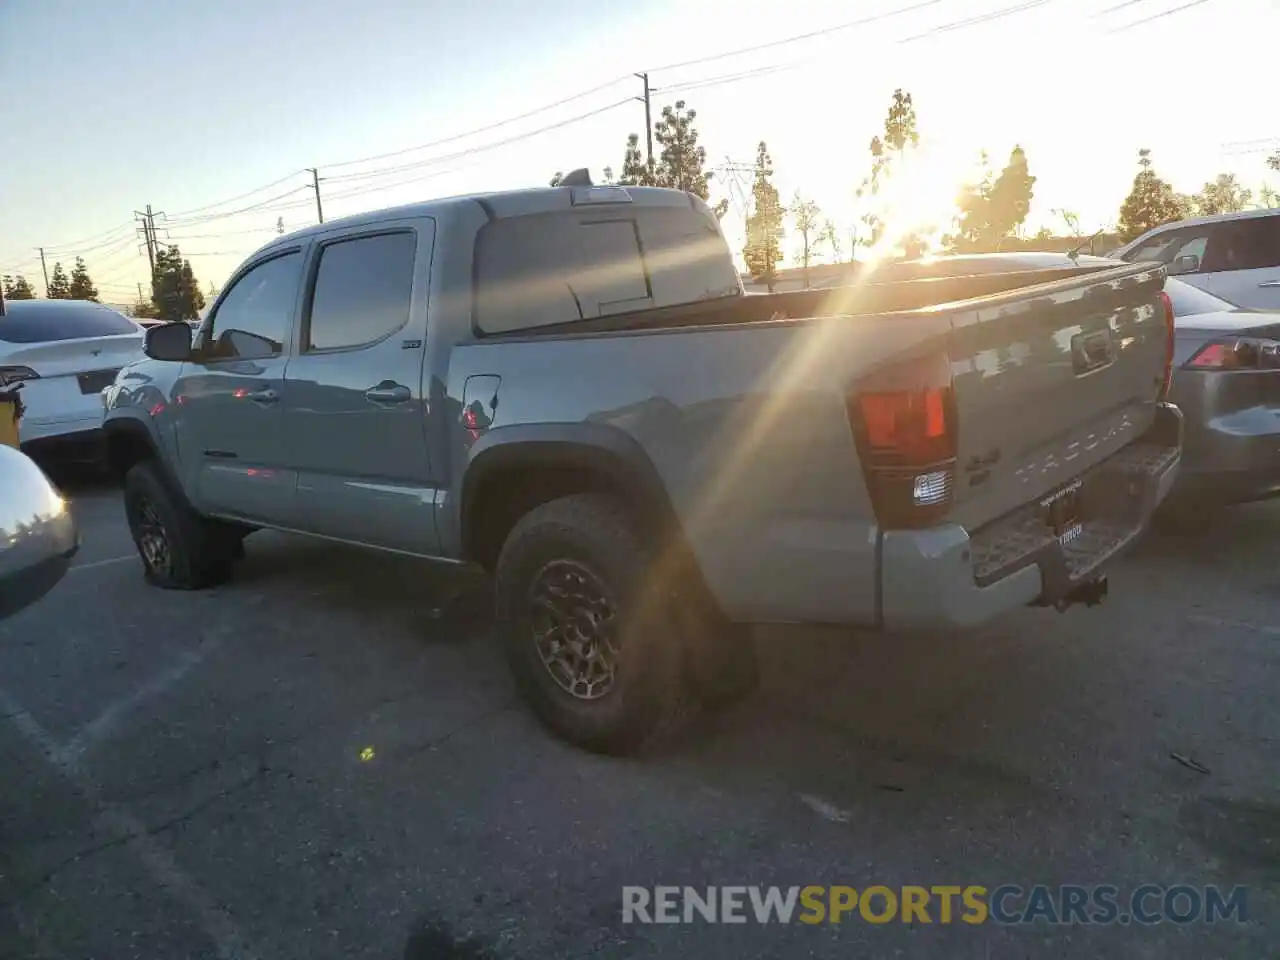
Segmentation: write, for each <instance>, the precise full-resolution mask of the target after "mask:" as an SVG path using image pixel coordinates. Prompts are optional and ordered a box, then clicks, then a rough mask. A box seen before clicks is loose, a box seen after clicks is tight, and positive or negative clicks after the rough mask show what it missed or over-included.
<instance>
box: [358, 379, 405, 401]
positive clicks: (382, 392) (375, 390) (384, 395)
mask: <svg viewBox="0 0 1280 960" xmlns="http://www.w3.org/2000/svg"><path fill="white" fill-rule="evenodd" d="M364 395H365V398H366V399H368V400H370V401H372V402H373V403H408V402H409V400H410V399H412V396H413V395H412V393H411V392H410V390H409V388H408V387H406V386H405V385H404V384H402V383H396V382H395V381H394V380H383V381H382V382H381V383H380V384H378V385H377V386H376V387H370V388H369V389H368V390H366V391H365V392H364Z"/></svg>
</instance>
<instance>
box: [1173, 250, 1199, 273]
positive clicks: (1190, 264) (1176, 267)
mask: <svg viewBox="0 0 1280 960" xmlns="http://www.w3.org/2000/svg"><path fill="white" fill-rule="evenodd" d="M1199 269H1200V258H1199V257H1197V256H1196V255H1195V254H1194V253H1188V254H1184V255H1183V256H1181V257H1178V258H1176V259H1175V260H1174V261H1173V269H1171V270H1170V271H1169V272H1170V273H1195V272H1196V271H1197V270H1199Z"/></svg>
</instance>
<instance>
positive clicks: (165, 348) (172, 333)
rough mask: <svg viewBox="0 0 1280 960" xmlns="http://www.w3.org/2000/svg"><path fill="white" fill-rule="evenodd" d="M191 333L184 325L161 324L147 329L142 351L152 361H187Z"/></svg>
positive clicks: (189, 356) (189, 355)
mask: <svg viewBox="0 0 1280 960" xmlns="http://www.w3.org/2000/svg"><path fill="white" fill-rule="evenodd" d="M191 333H192V330H191V327H190V326H188V325H187V324H185V323H161V324H159V325H157V326H154V327H150V328H148V329H147V334H146V340H145V341H144V342H145V344H146V345H145V346H144V348H143V349H144V351H145V352H146V354H147V356H148V357H150V358H151V359H152V360H189V359H190V358H191Z"/></svg>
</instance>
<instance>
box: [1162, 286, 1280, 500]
mask: <svg viewBox="0 0 1280 960" xmlns="http://www.w3.org/2000/svg"><path fill="white" fill-rule="evenodd" d="M1164 289H1165V292H1166V293H1167V294H1168V295H1169V299H1170V300H1171V301H1172V302H1173V312H1174V329H1175V341H1174V356H1173V362H1174V375H1173V389H1172V392H1171V394H1170V399H1171V400H1172V401H1173V402H1174V403H1176V404H1177V405H1178V406H1179V407H1181V408H1182V412H1183V416H1184V418H1185V419H1184V421H1183V422H1184V429H1185V431H1186V432H1185V435H1184V446H1183V455H1182V464H1183V466H1182V477H1181V479H1180V480H1179V484H1178V488H1177V490H1176V492H1175V496H1176V497H1177V499H1179V500H1182V501H1184V502H1200V503H1204V502H1208V503H1219V504H1225V503H1247V502H1249V501H1253V500H1262V499H1265V498H1267V497H1271V496H1275V495H1276V494H1278V493H1280V311H1251V310H1243V309H1240V308H1238V307H1236V306H1235V305H1234V304H1232V303H1228V302H1227V301H1226V300H1223V299H1221V298H1220V297H1216V296H1214V295H1213V294H1211V293H1206V292H1205V291H1203V290H1200V289H1198V288H1196V287H1193V286H1192V285H1191V284H1189V283H1185V282H1183V281H1182V280H1178V279H1175V278H1172V277H1170V278H1169V280H1168V281H1166V283H1165V288H1164Z"/></svg>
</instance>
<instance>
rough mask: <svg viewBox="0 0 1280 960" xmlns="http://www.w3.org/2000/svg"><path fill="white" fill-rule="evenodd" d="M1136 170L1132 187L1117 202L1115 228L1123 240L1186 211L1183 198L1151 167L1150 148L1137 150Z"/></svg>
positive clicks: (1133, 237)
mask: <svg viewBox="0 0 1280 960" xmlns="http://www.w3.org/2000/svg"><path fill="white" fill-rule="evenodd" d="M1138 167H1139V168H1140V169H1139V170H1138V173H1137V175H1136V176H1135V177H1134V178H1133V188H1132V189H1131V190H1130V191H1129V195H1128V196H1127V197H1125V199H1124V203H1122V204H1120V222H1119V224H1118V226H1117V231H1118V233H1119V235H1120V240H1121V242H1122V243H1128V242H1129V241H1130V240H1133V239H1135V238H1137V237H1140V236H1142V234H1144V233H1146V232H1147V231H1148V230H1150V229H1152V228H1153V227H1159V226H1162V225H1163V224H1166V223H1173V222H1174V221H1175V220H1181V219H1183V217H1185V216H1186V215H1187V208H1186V204H1185V202H1184V201H1183V200H1182V199H1180V198H1179V196H1178V195H1177V194H1176V193H1174V192H1173V187H1171V186H1170V185H1169V184H1168V183H1166V182H1165V181H1164V180H1161V179H1160V177H1158V176H1157V175H1156V172H1155V170H1153V169H1152V168H1151V151H1150V150H1148V149H1146V148H1145V147H1144V148H1143V149H1141V150H1139V151H1138Z"/></svg>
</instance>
